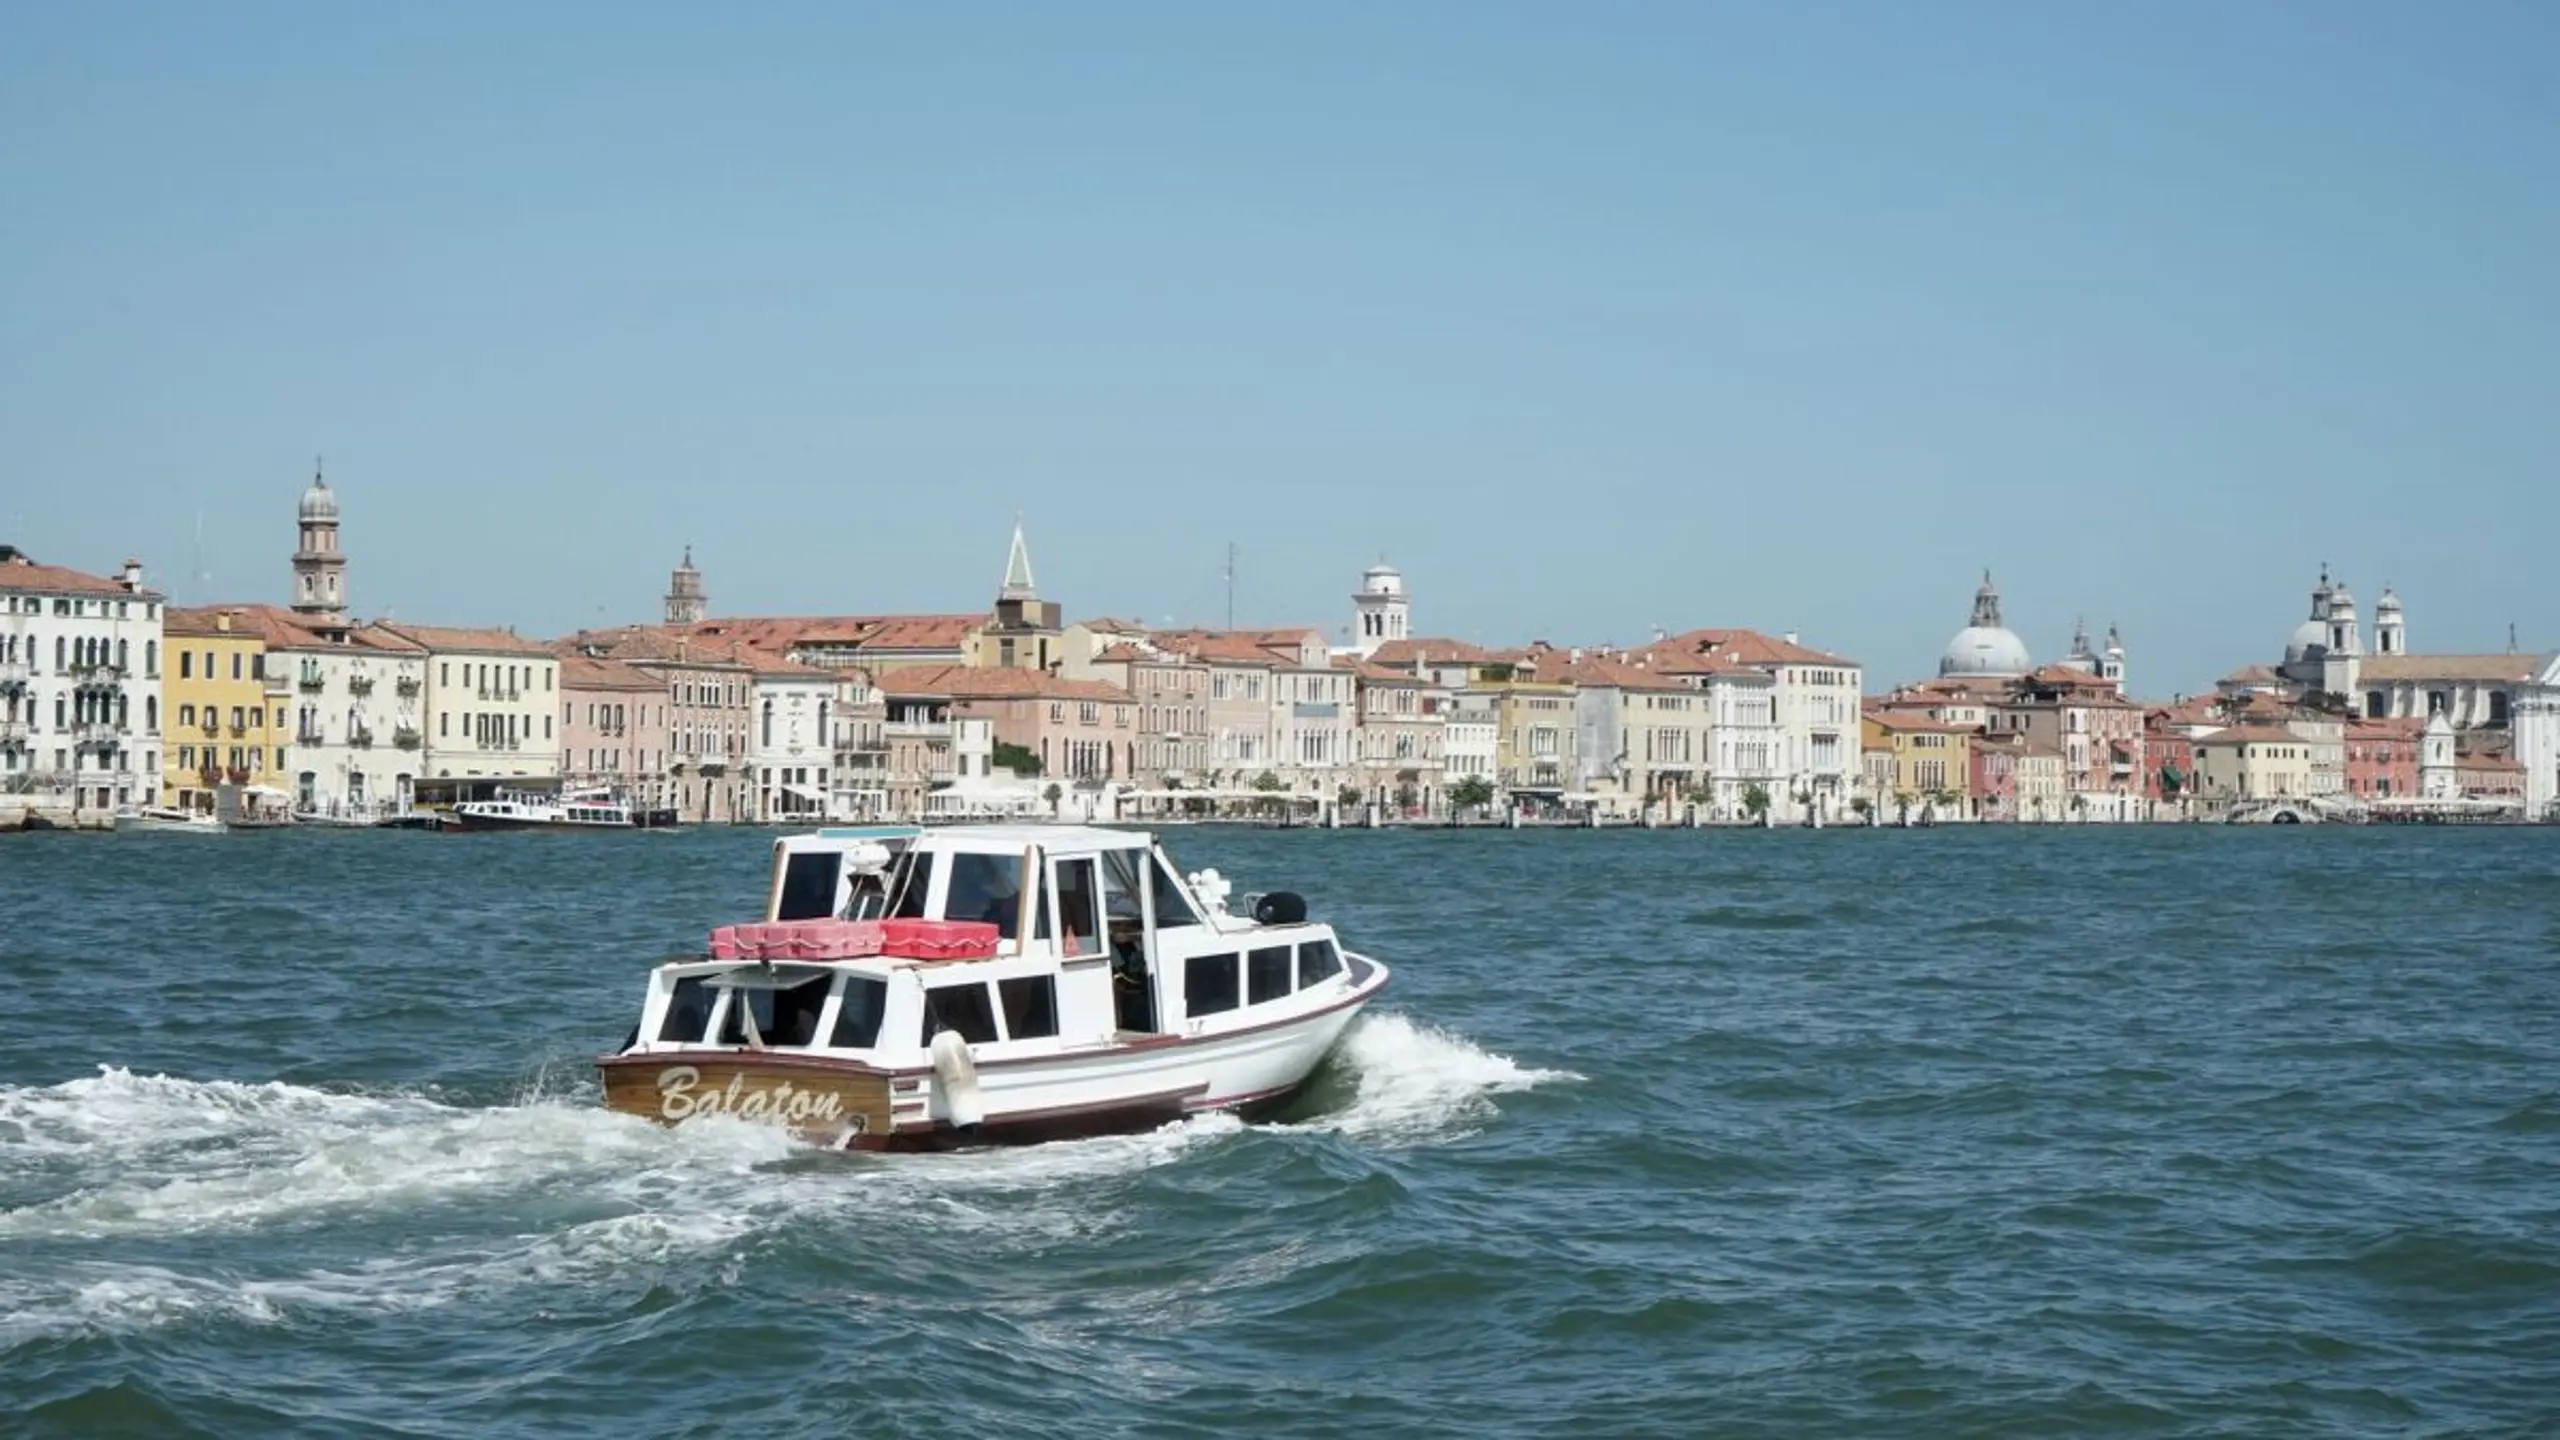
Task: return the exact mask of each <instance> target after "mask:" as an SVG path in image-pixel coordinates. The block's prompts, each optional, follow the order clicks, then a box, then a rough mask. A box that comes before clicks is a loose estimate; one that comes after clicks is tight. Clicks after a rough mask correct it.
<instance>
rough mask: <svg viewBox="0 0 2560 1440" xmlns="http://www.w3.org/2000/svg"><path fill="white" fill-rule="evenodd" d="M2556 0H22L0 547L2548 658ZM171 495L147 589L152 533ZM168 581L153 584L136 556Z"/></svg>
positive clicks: (181, 584) (756, 584) (2559, 351)
mask: <svg viewBox="0 0 2560 1440" xmlns="http://www.w3.org/2000/svg"><path fill="white" fill-rule="evenodd" d="M2555 120H2560V5H2555V4H2551V3H2549V0H2464V3H2461V4H2454V5H2433V6H2431V5H2420V4H2411V3H2401V0H2391V3H2356V0H2304V3H2272V0H2268V3H2261V0H2240V3H2231V0H2211V3H2207V0H2196V3H2174V0H2173V3H2163V4H2148V5H2106V4H2080V3H2052V0H2018V3H2012V4H1988V3H1964V0H1933V3H1929V4H1917V5H1915V4H1904V3H1893V4H1885V3H1875V4H1865V3H1850V0H1819V3H1749V4H1718V3H1709V0H1691V3H1674V4H1660V5H1635V4H1617V3H1605V0H1604V3H1582V4H1563V3H1547V4H1539V5H1527V4H1492V3H1484V0H1466V3H1445V4H1444V3H1423V0H1397V3H1393V4H1388V5H1374V4H1372V5H1352V4H1333V3H1312V0H1311V3H1289V4H1270V3H1266V4H1259V5H1250V4H1216V3H1211V4H1204V3H1197V0H1193V3H1164V4H1110V3H1099V0H1079V3H1074V4H1058V3H1049V0H1041V3H1022V4H999V3H972V4H964V5H915V4H902V5H888V4H877V5H874V4H857V3H851V0H813V3H805V4H791V3H750V4H741V5H737V6H725V5H705V4H699V3H692V4H672V3H669V4H656V3H634V0H611V3H591V4H590V3H568V0H545V3H537V4H531V5H499V4H494V3H470V0H454V3H439V4H432V5H427V4H412V5H375V4H353V5H350V4H322V3H301V4H284V3H260V0H226V3H223V4H220V5H198V4H182V3H174V0H173V3H155V4H141V3H126V0H93V3H82V4H58V5H38V4H18V5H14V6H9V7H7V8H6V9H5V10H4V11H0V197H5V198H0V538H6V539H10V540H13V541H14V542H16V543H18V544H20V545H22V546H24V547H26V548H28V549H29V550H31V551H33V552H34V553H35V554H37V555H38V556H39V558H43V559H47V560H54V561H59V562H62V563H66V564H75V565H80V566H82V567H84V568H89V569H106V568H108V567H111V566H112V565H113V564H114V563H115V562H116V561H117V560H119V559H121V558H122V557H123V556H125V555H126V554H128V553H130V554H135V555H139V556H141V557H142V558H143V559H144V561H145V562H146V564H147V565H149V566H150V567H151V570H152V573H153V574H154V575H155V576H156V577H157V578H159V579H160V580H162V581H164V582H167V583H168V584H169V585H170V586H171V587H172V588H173V589H174V590H175V592H176V593H177V594H178V596H179V598H181V599H185V600H197V599H206V598H228V599H270V600H282V599H283V598H284V586H285V579H286V573H287V572H286V554H287V552H288V550H289V549H290V547H291V544H292V511H293V504H294V500H295V497H296V495H297V494H298V493H299V491H300V489H301V487H302V485H303V484H304V482H305V481H306V479H307V478H308V475H309V472H310V468H311V459H312V456H313V455H314V454H315V453H318V454H324V455H326V457H327V461H328V469H329V474H330V476H331V479H332V481H333V483H334V484H335V485H336V486H337V487H338V489H339V492H340V494H341V496H342V498H343V501H344V505H345V510H346V516H347V532H346V538H347V546H348V550H349V553H350V556H351V564H350V575H351V584H352V587H353V591H354V595H355V598H356V604H357V609H358V610H359V612H360V613H365V614H379V613H382V612H383V611H385V610H391V611H394V612H396V613H397V614H399V615H401V616H403V617H407V618H411V619H419V620H434V621H439V622H445V623H497V622H508V621H511V622H513V623H515V624H516V626H517V627H518V629H519V630H521V631H524V632H526V633H557V632H559V631H563V630H566V629H569V628H571V627H574V626H577V625H581V624H589V623H596V622H602V621H623V620H633V619H650V618H654V616H655V614H656V612H657V608H658V603H659V602H658V598H657V597H658V595H659V593H660V592H661V591H662V590H663V589H664V587H665V583H666V572H667V570H668V568H669V567H670V566H671V565H672V564H673V563H674V562H675V560H676V558H677V556H678V554H679V553H680V552H681V550H682V549H683V547H684V546H685V545H686V544H687V543H688V542H690V543H691V544H692V545H693V547H694V551H695V556H696V559H697V560H698V561H699V562H700V563H701V564H702V566H703V567H704V569H705V571H706V574H707V579H708V584H709V588H710V590H711V593H712V597H713V605H714V608H715V610H716V611H723V612H728V613H759V612H761V613H794V612H803V613H808V612H868V611H880V610H949V609H975V608H978V607H980V606H982V605H984V604H985V603H987V602H988V600H990V599H991V598H992V595H993V592H994V590H995V587H996V584H997V582H998V580H999V579H1000V578H1001V575H1002V571H1003V565H1004V555H1005V542H1006V536H1007V532H1008V528H1009V526H1010V523H1011V519H1012V516H1013V514H1014V512H1015V511H1017V510H1019V511H1021V512H1022V513H1023V514H1024V516H1025V517H1026V521H1027V524H1028V526H1029V530H1030V535H1031V541H1032V553H1033V557H1034V559H1035V561H1036V563H1037V567H1038V571H1039V579H1040V583H1041V589H1042V591H1043V593H1044V594H1046V595H1048V596H1050V597H1051V598H1055V599H1058V600H1060V601H1062V602H1063V603H1064V604H1065V605H1066V607H1067V610H1068V614H1069V615H1070V617H1074V616H1089V615H1095V614H1116V615H1122V616H1135V617H1139V618H1143V619H1145V620H1147V621H1150V622H1162V621H1164V620H1165V619H1166V618H1168V617H1171V618H1173V619H1175V620H1178V621H1182V622H1185V623H1204V622H1207V623H1215V622H1217V621H1218V620H1220V619H1221V618H1222V617H1223V612H1224V606H1225V599H1224V595H1225V587H1224V584H1223V582H1222V580H1221V578H1220V576H1221V569H1222V566H1223V564H1224V553H1225V547H1226V545H1227V544H1228V543H1229V542H1230V541H1232V542H1234V543H1235V544H1236V545H1237V546H1238V547H1239V552H1240V560H1241V564H1240V574H1239V578H1238V581H1237V585H1236V596H1237V599H1236V606H1237V613H1238V618H1239V619H1240V620H1242V621H1245V622H1247V623H1273V624H1277V623H1317V624H1321V625H1324V626H1326V627H1327V628H1328V629H1338V628H1339V627H1341V626H1342V625H1343V624H1344V623H1345V621H1346V619H1347V614H1348V609H1349V605H1348V592H1349V591H1350V589H1351V588H1352V586H1353V584H1354V583H1355V581H1356V579H1357V576H1358V572H1359V570H1360V569H1361V567H1362V566H1363V565H1365V564H1367V563H1369V562H1370V561H1372V560H1374V559H1376V558H1377V557H1378V556H1380V555H1381V554H1383V555H1385V556H1387V557H1389V558H1390V559H1392V560H1393V561H1394V562H1395V563H1396V564H1398V565H1399V566H1401V567H1402V568H1403V569H1404V571H1405V573H1406V576H1407V578H1408V580H1409V582H1410V584H1411V585H1412V587H1413V590H1414V592H1415V594H1416V597H1417V606H1416V608H1417V617H1416V618H1417V624H1418V625H1419V626H1420V627H1421V628H1422V629H1424V630H1425V631H1426V632H1429V633H1441V634H1456V635H1460V636H1464V637H1470V638H1475V639H1480V640H1485V641H1499V640H1526V639H1530V638H1545V639H1549V640H1552V641H1555V642H1556V643H1559V644H1570V643H1576V642H1583V643H1588V642H1593V641H1601V640H1617V641H1622V642H1623V641H1630V640H1637V639H1641V638H1643V637H1644V636H1645V635H1647V634H1648V633H1649V632H1650V631H1651V629H1652V628H1653V627H1654V626H1656V625H1660V626H1665V627H1670V628H1675V629H1676V628H1682V627H1686V626H1691V625H1707V624H1744V625H1753V626H1757V627H1760V628H1763V629H1767V630H1771V631H1783V630H1787V629H1795V630H1798V631H1800V632H1802V634H1803V637H1804V638H1805V639H1806V640H1807V641H1808V642H1810V643H1816V644H1820V645H1823V646H1826V647H1829V648H1833V649H1837V650H1841V651H1845V652H1847V653H1849V654H1851V655H1853V656H1856V657H1857V658H1859V659H1861V660H1863V661H1865V662H1866V663H1867V665H1868V667H1869V677H1870V678H1869V684H1870V688H1879V687H1880V686H1881V685H1882V684H1883V683H1885V682H1888V681H1891V680H1896V679H1903V678H1911V677H1913V676H1916V675H1918V674H1921V673H1925V672H1926V671H1927V670H1928V669H1930V667H1931V666H1932V665H1933V663H1934V660H1935V656H1936V653H1937V650H1938V648H1939V646H1940V645H1941V644H1942V643H1943V641H1944V639H1945V637H1946V636H1947V635H1948V634H1949V633H1950V632H1951V631H1953V630H1954V629H1955V628H1956V627H1957V626H1959V625H1960V624H1962V623H1963V619H1964V615H1965V611H1966V608H1967V606H1968V604H1969V602H1970V598H1971V593H1972V590H1973V587H1974V585H1975V584H1976V583H1977V582H1978V580H1979V575H1980V571H1981V570H1982V569H1983V568H1984V567H1985V566H1989V567H1991V568H1992V569H1993V570H1994V571H1995V572H1996V573H1997V575H1998V577H1999V579H2000V581H2001V583H2002V587H2003V589H2004V591H2005V592H2006V595H2007V598H2008V603H2009V613H2010V619H2011V623H2012V624H2013V625H2014V626H2015V627H2016V628H2018V629H2019V630H2020V631H2021V632H2022V633H2023V634H2024V635H2025V636H2026V638H2027V640H2028V642H2029V643H2030V644H2031V645H2032V646H2033V647H2034V648H2035V650H2036V651H2037V653H2038V655H2039V657H2040V658H2042V657H2049V656H2055V655H2058V654H2059V653H2060V651H2061V650H2062V649H2063V647H2064V645H2065V643H2066V641H2067V639H2068V637H2069V634H2070V630H2071V624H2072V619H2073V617H2074V616H2075V615H2085V616H2087V617H2088V619H2089V622H2090V624H2091V627H2092V629H2093V630H2095V629H2099V628H2103V626H2104V625H2105V624H2106V623H2107V622H2109V621H2115V622H2118V623H2120V624H2121V625H2122V626H2123V628H2124V633H2125V637H2126V641H2127V644H2128V646H2129V648H2130V650H2131V652H2132V667H2133V671H2134V681H2135V684H2136V688H2137V689H2138V690H2141V691H2143V692H2144V693H2146V694H2165V693H2166V692H2168V691H2171V690H2186V691H2193V690H2195V689H2198V688H2201V687H2203V686H2205V685H2207V684H2209V683H2210V681H2211V679H2212V677H2214V676H2215V675H2217V674H2220V673H2221V672H2223V671H2224V670H2227V669H2229V668H2231V667H2232V666H2235V665H2238V664H2241V663H2245V662H2248V661H2251V660H2262V659H2269V658H2272V655H2271V653H2270V652H2271V651H2272V650H2274V649H2275V648H2277V647H2279V646H2281V644H2282V642H2283V639H2284V637H2285V635H2286V634H2287V633H2288V632H2289V631H2290V630H2291V629H2292V627H2293V626H2294V625H2295V624H2296V623H2297V622H2298V621H2299V620H2300V619H2301V618H2302V615H2303V613H2304V608H2305V605H2306V595H2307V591H2308V590H2309V588H2310V585H2311V583H2312V580H2313V578H2314V573H2315V570H2316V567H2317V565H2318V563H2319V562H2320V561H2321V560H2323V559H2326V560H2328V561H2329V562H2331V563H2332V564H2333V565H2334V566H2335V567H2336V568H2337V569H2338V571H2339V572H2340V573H2341V574H2342V575H2343V576H2344V578H2346V579H2347V580H2349V581H2350V582H2352V583H2353V585H2354V586H2355V587H2356V591H2357V595H2358V598H2359V600H2360V601H2362V603H2363V605H2364V608H2365V612H2366V614H2367V616H2368V617H2369V616H2370V614H2371V608H2372V603H2373V599H2374V597H2375V596H2376V595H2377V594H2378V593H2379V591H2380V589H2381V587H2382V585H2383V583H2384V582H2386V581H2388V582H2389V583H2391V584H2392V585H2394V586H2396V587H2397V588H2398V590H2399V591H2400V593H2401V595H2402V596H2403V597H2404V599H2405V600H2406V601H2407V604H2408V607H2409V615H2410V626H2411V632H2412V639H2413V641H2414V642H2415V643H2416V646H2417V647H2418V648H2420V649H2500V648H2503V647H2504V645H2505V642H2506V633H2507V625H2508V622H2509V621H2511V620H2512V621H2515V622H2517V623H2518V625H2519V626H2520V628H2521V632H2522V639H2523V643H2524V645H2525V646H2526V647H2527V648H2549V647H2554V646H2560V615H2555V614H2554V613H2553V607H2552V603H2551V596H2552V593H2553V591H2552V587H2551V585H2550V584H2549V581H2548V576H2549V574H2550V573H2551V556H2552V554H2553V551H2554V546H2553V538H2554V535H2555V532H2560V483H2555V479H2554V467H2553V464H2552V456H2553V453H2554V439H2555V434H2554V431H2555V427H2556V426H2560V394H2555V390H2560V125H2556V124H2555ZM199 523H200V524H201V531H202V540H201V547H200V553H201V556H202V559H201V561H200V562H199V561H197V560H195V559H194V558H193V557H194V556H195V555H196V554H197V553H198V552H199V546H198V542H197V540H196V534H197V530H198V526H199ZM198 571H202V572H205V573H209V575H210V577H211V579H210V583H209V586H208V585H206V584H199V583H197V581H196V580H195V578H194V575H195V573H196V572H198Z"/></svg>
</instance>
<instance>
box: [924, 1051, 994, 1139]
mask: <svg viewBox="0 0 2560 1440" xmlns="http://www.w3.org/2000/svg"><path fill="white" fill-rule="evenodd" d="M933 1079H934V1083H935V1084H937V1085H939V1086H941V1087H942V1117H943V1118H944V1119H946V1120H948V1121H950V1122H951V1123H952V1124H954V1125H956V1126H958V1127H960V1128H961V1129H963V1130H972V1129H975V1128H977V1125H978V1122H979V1121H981V1120H984V1119H985V1118H986V1105H985V1103H984V1102H983V1101H981V1100H980V1099H979V1098H978V1064H977V1062H976V1061H974V1060H972V1059H970V1058H969V1042H968V1041H966V1040H963V1039H961V1038H960V1032H959V1031H957V1030H936V1031H935V1032H933Z"/></svg>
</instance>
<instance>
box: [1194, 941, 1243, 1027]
mask: <svg viewBox="0 0 2560 1440" xmlns="http://www.w3.org/2000/svg"><path fill="white" fill-rule="evenodd" d="M1234 1008H1236V957H1235V956H1234V955H1232V954H1228V955H1194V956H1192V957H1191V958H1190V959H1189V960H1187V961H1185V962H1183V967H1182V1013H1184V1014H1185V1015H1195V1016H1196V1015H1215V1014H1217V1013H1218V1012H1219V1011H1221V1010H1233V1009H1234Z"/></svg>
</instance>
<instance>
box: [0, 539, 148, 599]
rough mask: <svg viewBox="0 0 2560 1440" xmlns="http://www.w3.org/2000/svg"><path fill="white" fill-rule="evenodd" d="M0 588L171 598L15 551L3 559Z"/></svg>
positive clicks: (23, 592)
mask: <svg viewBox="0 0 2560 1440" xmlns="http://www.w3.org/2000/svg"><path fill="white" fill-rule="evenodd" d="M125 563H127V564H132V563H134V562H132V561H127V562H125ZM0 592H4V593H9V594H16V595H30V594H32V595H104V596H113V597H118V598H124V599H133V600H165V599H167V598H168V597H167V596H165V595H162V594H161V593H160V592H159V591H157V590H154V589H152V588H150V587H149V586H147V585H146V586H144V587H142V588H140V589H138V590H128V589H126V588H125V585H124V581H123V580H121V579H110V578H108V577H107V576H104V575H92V574H90V573H88V572H87V571H85V570H74V569H71V568H70V567H69V566H66V565H39V564H37V563H36V562H35V561H33V560H30V559H28V558H27V557H26V556H24V555H21V554H18V553H16V552H14V551H12V552H11V553H10V555H9V557H8V558H7V559H5V560H0Z"/></svg>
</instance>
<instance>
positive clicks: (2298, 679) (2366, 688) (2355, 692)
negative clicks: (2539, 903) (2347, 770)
mask: <svg viewBox="0 0 2560 1440" xmlns="http://www.w3.org/2000/svg"><path fill="white" fill-rule="evenodd" d="M2279 670H2280V673H2281V674H2282V675H2283V676H2284V678H2285V680H2286V681H2288V682H2290V685H2291V687H2292V688H2293V689H2295V690H2296V691H2297V692H2321V693H2326V694H2329V695H2333V696H2339V697H2343V703H2344V704H2345V705H2347V706H2348V707H2349V708H2351V709H2352V710H2353V711H2354V712H2355V713H2356V714H2359V715H2361V716H2363V717H2365V718H2366V719H2369V720H2382V719H2404V718H2415V717H2420V716H2426V717H2433V716H2438V715H2441V716H2443V717H2444V719H2445V721H2446V723H2447V724H2448V725H2449V726H2450V727H2451V729H2452V732H2453V743H2454V745H2455V747H2456V748H2457V749H2459V750H2463V751H2472V750H2475V749H2485V750H2488V751H2491V752H2492V753H2494V752H2495V751H2496V750H2497V749H2499V748H2504V749H2505V750H2507V752H2508V753H2510V754H2512V755H2513V756H2514V758H2515V761H2516V763H2517V765H2518V766H2520V767H2521V768H2522V769H2523V771H2524V786H2525V790H2524V805H2525V815H2526V816H2527V817H2528V818H2531V819H2550V818H2555V817H2554V816H2553V815H2552V807H2553V806H2554V805H2555V804H2560V654H2544V655H2532V654H2525V653H2522V652H2519V651H2517V650H2516V649H2515V648H2514V646H2513V636H2510V637H2509V648H2508V649H2507V650H2505V651H2503V652H2482V653H2472V654H2430V653H2425V652H2418V651H2412V650H2411V649H2410V648H2409V624H2408V615H2407V611H2406V607H2405V606H2404V605H2403V604H2402V603H2401V600H2400V597H2399V596H2398V595H2396V594H2394V593H2393V592H2392V591H2391V590H2390V589H2389V588H2388V587H2385V589H2384V590H2383V592H2382V598H2381V599H2380V600H2378V601H2377V602H2376V603H2375V605H2374V645H2373V649H2372V650H2371V652H2369V653H2368V652H2367V651H2366V649H2365V647H2364V637H2363V633H2362V630H2361V628H2360V627H2359V625H2358V622H2357V615H2356V602H2355V596H2354V595H2353V594H2352V593H2351V592H2349V590H2348V589H2347V587H2346V585H2345V584H2344V583H2343V582H2340V581H2333V580H2332V579H2330V577H2329V571H2328V567H2326V566H2323V567H2321V571H2320V580H2319V583H2318V584H2316V585H2315V586H2313V587H2312V591H2311V614H2310V616H2309V618H2307V619H2305V620H2304V621H2303V622H2302V623H2301V624H2300V625H2299V626H2297V627H2295V630H2294V632H2293V637H2292V639H2291V640H2290V641H2288V642H2287V643H2286V645H2285V651H2284V664H2283V665H2282V666H2281V667H2279ZM2445 783H2446V784H2448V785H2451V784H2454V783H2455V781H2454V780H2452V779H2447V780H2446V781H2445Z"/></svg>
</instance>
